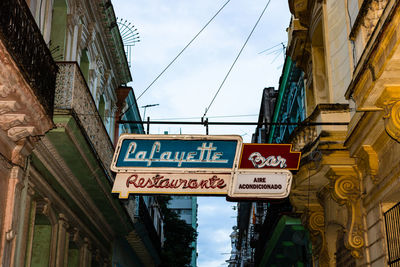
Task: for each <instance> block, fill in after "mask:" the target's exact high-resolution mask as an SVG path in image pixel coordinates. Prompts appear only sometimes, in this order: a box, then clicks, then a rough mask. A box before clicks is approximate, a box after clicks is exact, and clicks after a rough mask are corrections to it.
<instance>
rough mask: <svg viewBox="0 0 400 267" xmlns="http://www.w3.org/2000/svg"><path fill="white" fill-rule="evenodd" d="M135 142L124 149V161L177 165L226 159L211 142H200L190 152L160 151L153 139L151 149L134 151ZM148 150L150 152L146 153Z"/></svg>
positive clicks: (223, 160) (224, 161) (220, 161)
mask: <svg viewBox="0 0 400 267" xmlns="http://www.w3.org/2000/svg"><path fill="white" fill-rule="evenodd" d="M136 148H137V144H136V142H131V143H130V144H129V147H128V149H127V151H126V154H125V157H124V161H130V162H147V166H148V167H149V166H151V164H152V162H156V161H158V162H173V163H177V166H178V167H181V166H182V163H183V162H190V163H227V162H228V160H226V159H222V158H221V157H222V155H223V152H217V151H216V150H217V147H214V146H213V143H212V142H210V143H207V142H204V143H202V145H201V146H199V147H197V151H191V152H184V151H181V152H179V151H178V152H171V151H163V152H161V143H160V142H158V141H155V142H154V143H153V146H152V148H151V151H136ZM148 152H150V153H149V154H148Z"/></svg>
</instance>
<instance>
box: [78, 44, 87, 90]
mask: <svg viewBox="0 0 400 267" xmlns="http://www.w3.org/2000/svg"><path fill="white" fill-rule="evenodd" d="M79 66H80V67H81V71H82V74H83V77H85V80H86V83H87V84H89V53H88V51H87V49H83V50H82V55H81V60H80V63H79Z"/></svg>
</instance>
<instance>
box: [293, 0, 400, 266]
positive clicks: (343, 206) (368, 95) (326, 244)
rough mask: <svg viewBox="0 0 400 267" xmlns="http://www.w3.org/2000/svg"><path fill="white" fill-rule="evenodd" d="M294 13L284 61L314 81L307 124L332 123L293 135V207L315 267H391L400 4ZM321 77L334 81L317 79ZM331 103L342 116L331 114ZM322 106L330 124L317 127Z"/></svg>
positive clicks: (398, 146)
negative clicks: (388, 225)
mask: <svg viewBox="0 0 400 267" xmlns="http://www.w3.org/2000/svg"><path fill="white" fill-rule="evenodd" d="M289 6H290V8H291V12H292V14H293V16H294V17H293V19H292V25H291V27H290V28H289V29H290V32H289V36H290V39H289V45H288V47H289V48H288V54H289V55H292V56H293V58H294V59H295V61H296V64H297V65H298V66H300V67H301V68H302V70H303V71H304V72H305V74H304V76H305V79H308V81H307V82H306V88H305V92H306V99H305V102H306V105H307V107H306V109H307V115H308V120H310V121H319V122H323V121H326V122H332V123H333V125H332V126H331V127H326V126H315V127H314V128H310V129H303V128H302V129H296V130H295V131H294V133H293V134H292V136H291V139H290V140H292V142H294V147H296V148H297V149H299V150H300V151H302V152H303V157H302V163H301V167H300V170H299V171H298V172H297V174H296V175H295V176H294V179H293V187H292V190H293V191H292V194H291V196H290V200H291V202H292V204H293V205H294V207H295V210H296V211H297V212H299V213H301V214H302V218H303V222H304V225H305V226H307V227H308V229H309V231H310V233H311V236H312V243H313V249H314V251H315V255H314V262H315V263H317V264H318V266H388V261H387V259H388V248H387V247H386V233H385V222H384V220H383V219H382V217H383V213H384V212H385V211H386V210H388V208H390V207H392V206H393V205H394V204H395V203H398V202H400V196H399V194H398V193H395V192H398V190H399V189H400V188H399V184H400V183H399V181H400V178H399V177H400V176H399V173H400V171H399V168H398V165H399V163H400V160H399V157H398V156H397V155H398V154H397V153H398V152H399V151H400V115H399V114H400V104H399V100H400V93H399V92H400V86H399V85H400V79H399V77H400V61H399V58H400V56H399V55H400V48H399V47H400V46H399V45H400V37H399V36H400V34H399V32H400V27H399V25H400V24H399V22H400V12H399V11H400V3H399V2H398V1H394V0H392V1H391V0H379V1H352V0H348V1H317V0H315V1H311V0H309V1H297V0H290V1H289ZM343 10H345V11H346V12H343ZM298 24H300V25H301V26H299V25H298ZM296 25H297V26H296ZM317 48H318V49H317ZM321 51H322V53H323V54H322V56H320V55H319V54H320V53H321ZM318 68H319V69H318ZM321 71H322V74H318V75H316V72H317V73H319V72H321ZM321 75H322V76H324V77H325V78H324V80H325V81H327V82H328V83H321V82H319V81H318V79H319V78H318V76H321ZM321 92H322V93H323V94H324V95H325V96H327V97H324V98H321V97H319V96H320V95H321ZM333 103H335V104H337V103H340V104H341V105H342V108H341V109H336V111H334V109H332V107H333V106H329V105H331V104H333ZM321 105H324V106H325V107H326V108H327V109H325V111H324V112H325V113H330V114H332V116H325V119H324V120H321V119H317V117H318V116H315V114H317V112H316V110H317V109H318V107H320V106H321ZM345 105H348V108H345ZM333 114H335V115H333ZM339 122H348V126H341V125H334V124H335V123H339ZM311 133H312V134H311ZM314 151H318V154H319V155H320V157H319V159H318V164H317V163H316V161H315V157H314V156H313V155H315V152H314ZM315 218H320V219H319V220H317V222H319V223H313V221H315Z"/></svg>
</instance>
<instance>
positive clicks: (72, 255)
mask: <svg viewBox="0 0 400 267" xmlns="http://www.w3.org/2000/svg"><path fill="white" fill-rule="evenodd" d="M67 267H79V248H78V246H77V244H76V243H75V242H73V241H69V245H68V265H67Z"/></svg>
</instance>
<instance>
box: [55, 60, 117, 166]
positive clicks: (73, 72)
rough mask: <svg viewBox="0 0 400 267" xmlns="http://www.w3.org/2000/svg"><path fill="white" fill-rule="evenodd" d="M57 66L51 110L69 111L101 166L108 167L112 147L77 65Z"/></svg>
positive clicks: (65, 64)
mask: <svg viewBox="0 0 400 267" xmlns="http://www.w3.org/2000/svg"><path fill="white" fill-rule="evenodd" d="M57 65H58V67H59V73H58V75H57V80H56V95H55V102H54V109H55V110H68V111H71V112H72V114H74V115H75V116H76V117H77V118H78V119H79V123H80V126H81V127H82V128H83V130H84V131H85V135H86V136H87V137H88V138H89V140H90V143H91V145H92V146H93V149H94V150H95V152H96V153H97V155H98V156H99V158H100V160H101V161H102V163H103V165H104V166H106V167H108V166H110V165H111V160H112V156H113V153H114V147H113V145H112V143H111V139H110V137H109V135H108V133H107V131H106V128H105V127H104V124H103V121H102V119H101V117H100V114H99V112H98V110H97V108H96V104H95V102H94V100H93V97H92V94H91V93H90V90H89V88H88V86H87V84H86V82H85V78H84V77H83V75H82V72H81V71H80V68H79V66H78V64H77V63H76V62H60V63H57Z"/></svg>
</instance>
